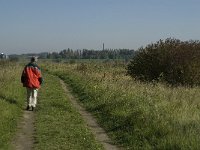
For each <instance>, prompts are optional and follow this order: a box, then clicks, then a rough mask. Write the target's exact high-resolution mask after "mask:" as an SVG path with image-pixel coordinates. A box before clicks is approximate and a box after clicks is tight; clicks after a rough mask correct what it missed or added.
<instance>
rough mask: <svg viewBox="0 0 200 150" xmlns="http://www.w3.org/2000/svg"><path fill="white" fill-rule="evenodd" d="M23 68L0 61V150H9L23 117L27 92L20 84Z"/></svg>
mask: <svg viewBox="0 0 200 150" xmlns="http://www.w3.org/2000/svg"><path fill="white" fill-rule="evenodd" d="M22 69H23V68H22V67H20V66H19V65H18V64H14V63H9V62H2V61H0V70H1V71H0V89H1V90H0V118H1V121H0V135H1V136H0V149H3V150H4V149H9V148H10V147H11V146H10V143H11V140H12V138H13V136H14V134H15V131H16V127H17V122H18V121H19V118H20V116H21V115H22V112H23V109H24V102H25V90H24V88H23V87H22V84H21V83H20V75H21V71H22Z"/></svg>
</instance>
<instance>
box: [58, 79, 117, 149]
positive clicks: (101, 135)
mask: <svg viewBox="0 0 200 150" xmlns="http://www.w3.org/2000/svg"><path fill="white" fill-rule="evenodd" d="M60 83H61V85H62V87H63V89H64V91H65V92H66V93H67V95H68V96H69V100H70V101H71V103H72V104H73V105H74V107H75V108H76V109H77V110H78V112H79V113H80V114H81V115H82V117H83V119H84V120H85V122H86V123H87V125H88V127H89V128H90V129H91V131H92V132H93V134H94V136H95V138H96V140H98V141H99V142H100V143H101V144H102V145H103V146H104V148H105V149H106V150H119V149H120V148H119V147H117V146H115V145H113V144H112V143H113V142H112V141H111V139H110V138H109V137H108V135H107V134H106V132H105V131H104V129H102V128H101V127H100V126H99V125H98V124H97V122H96V120H95V118H94V117H93V116H92V115H91V114H90V113H88V112H87V111H86V110H85V109H84V108H83V107H82V106H81V105H80V104H78V103H77V101H76V99H75V98H74V97H73V96H72V94H71V92H70V91H69V90H68V88H67V87H66V84H65V83H64V81H62V80H60Z"/></svg>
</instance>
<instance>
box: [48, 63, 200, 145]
mask: <svg viewBox="0 0 200 150" xmlns="http://www.w3.org/2000/svg"><path fill="white" fill-rule="evenodd" d="M84 65H85V66H83V64H82V65H80V64H71V65H69V64H48V65H46V69H47V71H48V72H51V73H54V74H57V75H58V76H59V77H61V78H63V79H64V80H65V81H66V82H67V83H68V84H70V85H71V87H72V89H73V91H74V92H75V93H77V94H78V96H79V99H80V101H81V102H82V103H83V104H84V105H85V107H86V108H87V109H88V110H89V111H91V112H92V113H93V114H94V115H96V117H97V118H98V121H99V123H100V124H101V125H102V126H103V127H104V128H105V129H106V131H107V132H108V134H109V135H110V136H111V137H112V138H113V139H114V140H115V141H116V143H118V144H120V145H123V146H124V147H126V148H127V149H199V147H200V144H199V142H198V141H199V140H200V135H199V131H200V118H199V116H200V110H199V109H200V105H199V97H200V88H199V87H194V88H187V87H177V88H172V87H167V86H165V85H162V84H158V83H152V84H144V83H140V82H138V81H134V80H132V79H131V78H129V77H128V76H126V75H125V70H124V69H123V68H121V67H116V66H115V67H113V64H111V65H109V66H104V65H103V64H98V65H97V64H94V63H93V64H84Z"/></svg>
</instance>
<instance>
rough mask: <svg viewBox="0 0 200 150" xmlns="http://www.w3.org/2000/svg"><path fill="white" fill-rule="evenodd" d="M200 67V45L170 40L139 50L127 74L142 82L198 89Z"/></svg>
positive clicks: (160, 41)
mask: <svg viewBox="0 0 200 150" xmlns="http://www.w3.org/2000/svg"><path fill="white" fill-rule="evenodd" d="M199 67H200V41H193V40H190V41H180V40H178V39H173V38H168V39H166V40H164V41H163V40H159V41H158V42H156V43H152V44H149V45H147V46H146V47H145V48H140V49H139V50H138V52H137V53H136V55H135V57H134V58H133V59H132V60H131V61H130V63H129V64H128V66H127V73H128V74H129V75H130V76H131V77H133V78H137V79H140V80H142V81H153V80H156V81H158V80H162V81H165V82H167V83H170V84H173V85H199V84H200V69H199Z"/></svg>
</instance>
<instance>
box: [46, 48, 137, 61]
mask: <svg viewBox="0 0 200 150" xmlns="http://www.w3.org/2000/svg"><path fill="white" fill-rule="evenodd" d="M134 54H135V51H134V50H130V49H108V50H88V49H83V50H72V49H69V48H68V49H64V50H62V51H60V52H52V53H47V55H46V58H49V59H58V58H62V59H130V58H132V57H133V56H134Z"/></svg>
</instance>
